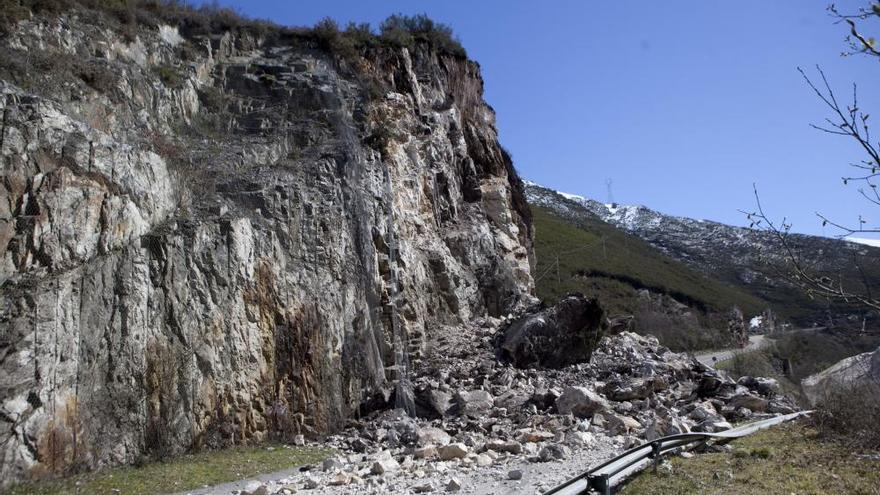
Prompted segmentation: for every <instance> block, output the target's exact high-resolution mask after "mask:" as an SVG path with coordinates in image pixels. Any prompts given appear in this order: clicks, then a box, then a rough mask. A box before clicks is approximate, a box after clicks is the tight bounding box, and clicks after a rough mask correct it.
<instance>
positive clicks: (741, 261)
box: [526, 182, 880, 309]
mask: <svg viewBox="0 0 880 495" xmlns="http://www.w3.org/2000/svg"><path fill="white" fill-rule="evenodd" d="M526 197H527V199H528V201H529V203H530V204H531V205H532V206H538V207H543V208H545V209H547V210H550V211H552V212H554V213H555V214H557V215H559V216H562V217H564V218H568V219H571V220H575V221H576V220H577V219H578V218H579V217H581V216H583V215H590V216H592V217H594V218H599V219H600V220H603V221H604V222H606V223H609V224H611V225H613V226H615V227H617V228H618V229H621V230H623V231H626V232H628V233H630V234H632V235H635V236H636V237H639V238H641V239H643V240H644V241H647V242H648V243H649V244H651V245H652V246H654V247H655V248H657V249H659V250H660V251H662V252H664V253H665V254H667V255H669V256H670V257H672V258H674V259H677V260H680V261H683V262H685V263H688V264H689V265H691V266H693V267H695V268H697V269H698V270H700V271H702V272H703V273H705V274H706V275H707V276H710V277H713V278H716V279H719V280H722V281H725V282H727V283H729V284H733V285H737V286H743V287H745V288H747V289H748V290H749V291H750V292H752V293H753V294H755V295H757V296H758V297H761V298H762V299H764V300H765V301H767V302H768V305H774V304H778V303H781V304H784V305H789V304H790V303H791V302H792V300H793V299H794V300H797V301H798V304H800V302H803V300H804V299H806V297H805V296H803V294H800V292H799V291H797V290H795V289H794V288H793V287H791V286H789V285H787V284H786V283H785V282H784V281H783V280H782V277H780V275H779V269H780V268H783V267H784V265H785V258H784V257H783V256H782V255H781V254H780V251H779V249H778V247H779V246H778V242H777V241H776V240H775V238H774V237H773V235H772V234H770V233H768V232H764V231H761V230H754V229H749V228H744V227H736V226H731V225H725V224H722V223H718V222H713V221H708V220H697V219H693V218H686V217H677V216H673V215H666V214H664V213H661V212H658V211H656V210H652V209H650V208H647V207H645V206H641V205H618V204H604V203H601V202H599V201H595V200H592V199H589V198H586V197H584V196H579V195H577V194H571V193H564V192H559V191H554V190H552V189H548V188H545V187H543V186H541V185H539V184H536V183H533V182H526ZM790 240H791V243H792V244H793V245H795V246H797V247H798V251H799V254H800V256H802V257H803V258H804V260H806V261H807V262H808V263H810V264H812V265H814V266H816V267H817V270H818V271H821V272H823V273H826V274H828V275H829V276H833V277H835V279H837V278H842V279H843V280H844V281H850V283H852V284H857V285H858V287H857V288H861V286H862V284H861V281H862V279H863V278H862V276H861V275H860V274H859V273H858V267H857V266H856V265H855V263H854V262H853V259H854V257H855V259H857V260H860V262H859V264H860V265H861V266H862V268H863V269H867V270H869V272H870V273H869V276H868V279H869V280H876V281H880V268H878V267H880V249H878V248H875V247H871V246H868V245H866V244H857V243H855V242H847V241H842V240H837V239H830V238H826V237H817V236H808V235H799V234H797V235H792V236H791V237H790ZM809 304H810V305H811V306H812V307H813V308H814V309H819V308H820V307H822V305H823V304H824V305H825V306H827V304H825V303H824V301H823V302H822V304H817V303H815V302H812V303H809Z"/></svg>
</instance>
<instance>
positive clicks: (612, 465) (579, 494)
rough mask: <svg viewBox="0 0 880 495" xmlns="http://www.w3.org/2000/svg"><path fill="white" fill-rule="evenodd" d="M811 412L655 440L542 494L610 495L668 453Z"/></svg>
mask: <svg viewBox="0 0 880 495" xmlns="http://www.w3.org/2000/svg"><path fill="white" fill-rule="evenodd" d="M810 412H811V411H802V412H797V413H793V414H786V415H784V416H777V417H775V418H769V419H764V420H761V421H754V422H751V423H747V424H744V425H742V426H738V427H736V428H731V429H729V430H725V431H721V432H718V433H696V432H694V433H682V434H679V435H670V436H668V437H662V438H658V439H656V440H652V441H650V442H647V443H644V444H642V445H640V446H638V447H635V448H632V449H629V450H627V451H626V452H624V453H622V454H620V455H619V456H617V457H615V458H614V459H611V460H609V461H607V462H605V463H602V464H600V465H599V466H596V467H594V468H593V469H590V470H589V471H587V472H585V473H582V474H580V475H578V476H576V477H574V478H572V479H570V480H568V481H566V482H565V483H563V484H561V485H559V486H557V487H556V488H553V489H552V490H550V491H548V492H545V494H544V495H585V494H589V493H592V492H598V493H599V494H601V495H611V488H612V487H613V486H614V485H616V484H617V483H619V482H620V481H622V480H623V479H625V478H626V477H627V476H629V475H631V474H633V473H635V472H637V471H639V470H641V469H642V468H644V467H645V465H647V464H650V463H651V462H654V463H657V462H658V461H659V459H660V457H661V456H662V455H663V454H665V453H667V452H669V451H671V450H675V449H678V448H681V447H684V446H686V445H689V444H692V443H704V442H707V441H709V440H717V441H718V443H727V442H730V441H731V440H733V439H736V438H740V437H744V436H746V435H751V434H752V433H755V432H756V431H758V430H763V429H764V428H769V427H771V426H775V425H778V424H780V423H783V422H785V421H789V420H792V419H795V418H797V417H800V416H803V415H805V414H809V413H810Z"/></svg>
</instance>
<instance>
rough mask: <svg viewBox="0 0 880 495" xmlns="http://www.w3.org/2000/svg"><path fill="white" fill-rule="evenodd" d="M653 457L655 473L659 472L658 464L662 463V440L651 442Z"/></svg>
mask: <svg viewBox="0 0 880 495" xmlns="http://www.w3.org/2000/svg"><path fill="white" fill-rule="evenodd" d="M651 459H653V460H654V474H657V466H658V465H659V464H660V442H651Z"/></svg>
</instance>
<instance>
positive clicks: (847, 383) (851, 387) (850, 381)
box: [801, 348, 880, 406]
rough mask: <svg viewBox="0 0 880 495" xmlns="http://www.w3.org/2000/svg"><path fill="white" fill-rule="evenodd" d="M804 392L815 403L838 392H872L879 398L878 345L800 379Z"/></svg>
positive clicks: (879, 355) (879, 370) (879, 362)
mask: <svg viewBox="0 0 880 495" xmlns="http://www.w3.org/2000/svg"><path fill="white" fill-rule="evenodd" d="M801 387H802V389H803V391H804V395H805V396H806V397H807V400H809V401H810V404H811V405H813V406H815V405H818V404H821V403H822V402H825V401H826V400H834V398H835V397H836V396H837V394H841V393H847V392H849V393H859V394H873V395H874V396H875V397H876V400H877V401H880V348H878V349H877V350H875V351H873V352H865V353H862V354H859V355H857V356H852V357H848V358H846V359H844V360H842V361H840V362H838V363H837V364H835V365H834V366H832V367H830V368H828V369H826V370H824V371H821V372H819V373H817V374H815V375H812V376H808V377H807V378H804V379H803V380H802V381H801Z"/></svg>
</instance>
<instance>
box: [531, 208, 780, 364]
mask: <svg viewBox="0 0 880 495" xmlns="http://www.w3.org/2000/svg"><path fill="white" fill-rule="evenodd" d="M532 213H533V216H534V226H535V255H536V258H537V267H536V270H535V274H536V275H535V279H536V286H537V294H538V297H540V298H541V299H542V300H543V301H545V302H547V303H552V302H553V301H555V300H556V299H558V298H559V297H560V296H562V295H564V294H565V293H567V292H572V291H579V292H583V293H585V294H587V295H595V296H597V297H598V298H599V300H600V301H601V302H602V304H603V305H604V307H605V308H606V309H607V311H608V312H609V313H610V314H631V315H636V330H637V331H640V332H641V333H653V334H655V335H657V336H658V337H659V338H660V339H661V341H663V342H664V344H665V345H667V346H670V347H673V348H678V349H696V348H701V347H713V346H716V345H720V344H723V342H722V341H723V339H724V336H723V331H722V330H726V328H725V326H726V320H725V318H724V316H723V315H724V313H726V312H727V311H728V310H730V308H731V307H733V306H734V305H736V306H739V307H740V308H741V309H742V310H743V312H744V313H745V314H746V315H750V314H757V313H759V312H760V311H762V310H763V309H764V308H765V307H766V304H765V303H764V302H762V301H761V300H760V299H758V298H756V297H754V296H752V295H750V294H748V293H746V292H744V291H742V290H741V289H739V288H736V287H733V286H730V285H727V284H724V283H722V282H719V281H716V280H713V279H710V278H708V277H706V276H705V275H703V274H701V273H699V272H697V271H696V270H694V269H692V268H690V267H688V266H686V265H685V264H683V263H681V262H679V261H676V260H674V259H672V258H670V257H669V256H666V255H665V254H663V253H662V252H660V251H659V250H657V249H655V248H654V247H652V246H651V245H649V244H648V243H646V242H644V241H642V240H641V239H638V238H637V237H634V236H632V235H629V234H627V233H625V232H623V231H620V230H618V229H616V228H614V227H613V226H611V225H608V224H607V223H605V222H603V221H601V220H599V219H589V218H586V217H583V218H579V219H577V220H572V219H566V218H563V217H561V216H559V215H557V214H555V213H553V212H552V211H550V210H548V209H545V208H542V207H539V206H534V205H533V206H532ZM639 289H648V290H650V291H651V292H654V293H662V294H667V295H669V296H671V297H673V298H674V299H675V300H677V301H679V302H681V303H684V304H687V305H688V306H690V307H691V308H693V309H694V310H695V313H697V314H698V315H699V321H700V325H699V326H700V327H701V328H682V327H680V325H675V324H673V322H667V323H665V324H662V325H661V324H659V323H656V322H655V319H653V318H649V317H648V316H644V315H645V308H644V306H645V303H644V300H643V299H642V298H640V297H639V295H638V290H639ZM640 315H642V316H641V317H640ZM649 319H650V320H651V321H647V320H649ZM652 323H654V324H653V325H652ZM660 327H668V328H660ZM688 333H692V334H694V335H688ZM701 333H702V335H700V334H701Z"/></svg>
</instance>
